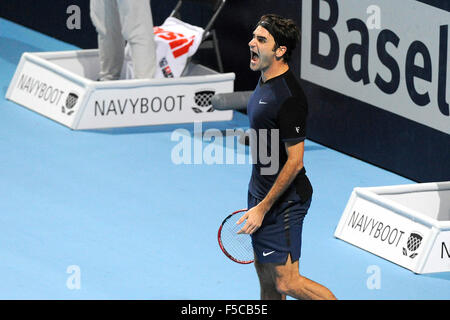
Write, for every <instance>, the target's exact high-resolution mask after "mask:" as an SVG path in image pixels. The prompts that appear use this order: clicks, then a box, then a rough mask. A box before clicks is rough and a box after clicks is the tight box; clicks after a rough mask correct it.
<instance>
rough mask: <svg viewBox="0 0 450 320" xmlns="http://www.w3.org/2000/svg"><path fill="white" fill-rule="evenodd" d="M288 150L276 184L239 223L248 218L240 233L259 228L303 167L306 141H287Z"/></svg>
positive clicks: (252, 231) (251, 231) (250, 232)
mask: <svg viewBox="0 0 450 320" xmlns="http://www.w3.org/2000/svg"><path fill="white" fill-rule="evenodd" d="M285 147H286V152H287V155H288V159H287V161H286V163H285V164H284V166H283V168H282V169H281V171H280V174H279V175H278V177H277V179H276V180H275V183H274V185H273V186H272V188H271V189H270V191H269V192H268V193H267V195H266V197H265V198H264V199H263V200H262V201H261V202H260V203H259V204H258V205H257V206H255V207H253V208H252V209H250V210H249V211H247V213H246V214H245V215H243V216H242V218H241V219H239V220H238V222H237V223H238V224H240V223H242V222H243V221H245V219H247V222H246V223H245V225H244V226H243V227H242V229H241V230H239V232H238V233H239V234H241V233H247V234H252V233H254V232H255V231H256V230H258V229H259V227H260V226H261V223H262V221H263V219H264V216H265V214H266V213H267V212H268V211H269V210H270V208H271V207H272V206H273V204H274V203H275V201H277V199H278V198H279V197H280V196H281V195H282V194H283V193H284V191H286V189H287V188H288V187H289V185H290V184H291V183H292V181H294V179H295V177H296V176H297V174H298V173H299V172H300V170H301V169H302V168H303V153H304V148H305V143H304V141H302V142H286V143H285Z"/></svg>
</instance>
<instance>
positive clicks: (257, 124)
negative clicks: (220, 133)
mask: <svg viewBox="0 0 450 320" xmlns="http://www.w3.org/2000/svg"><path fill="white" fill-rule="evenodd" d="M247 115H248V118H249V121H250V128H251V129H253V130H251V131H252V132H253V133H255V134H254V135H253V137H251V138H250V141H251V144H250V145H251V148H252V156H254V155H257V157H256V159H253V168H252V175H251V179H250V183H249V192H250V193H251V194H252V195H253V196H254V197H256V198H258V199H261V200H262V199H263V198H264V197H265V196H266V195H267V193H268V192H269V190H270V188H271V187H272V186H273V184H274V183H275V180H276V178H277V177H278V174H279V173H280V171H281V169H282V168H283V166H284V164H285V163H286V161H287V152H286V148H285V144H284V143H285V142H301V141H304V140H305V138H306V118H307V115H308V104H307V100H306V96H305V94H304V92H303V90H302V88H301V86H300V84H299V82H298V81H297V79H296V78H295V76H294V74H293V73H292V71H290V70H288V71H286V72H285V73H283V74H281V75H279V76H277V77H274V78H271V79H269V80H267V81H266V82H263V81H262V78H260V80H259V81H258V85H257V86H256V89H255V90H254V92H253V94H252V95H251V97H250V99H249V102H248V104H247ZM266 155H267V156H266ZM275 157H276V158H275ZM268 159H270V163H268ZM277 161H278V165H277V166H276V167H275V168H272V169H270V170H269V169H268V168H270V167H271V166H272V167H273V166H274V164H277V163H276V162H277ZM265 172H266V173H265ZM267 172H269V174H267ZM312 192H313V190H312V186H311V184H310V182H309V179H308V177H307V176H306V170H305V168H303V169H302V170H301V171H300V172H299V174H298V175H297V177H296V178H295V180H294V181H293V183H292V184H291V185H290V186H289V187H288V189H287V190H286V191H285V193H284V194H283V195H282V196H281V198H280V200H281V201H288V200H300V201H301V202H302V203H303V202H306V201H307V200H309V199H310V198H311V195H312Z"/></svg>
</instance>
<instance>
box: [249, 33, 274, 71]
mask: <svg viewBox="0 0 450 320" xmlns="http://www.w3.org/2000/svg"><path fill="white" fill-rule="evenodd" d="M248 45H249V47H250V69H252V70H253V71H262V72H264V71H265V70H267V69H268V68H269V67H270V66H271V65H272V63H273V61H275V52H274V51H273V48H274V47H275V40H274V38H273V36H272V35H271V34H270V33H269V31H267V30H266V29H265V28H263V27H261V26H258V27H257V28H256V29H255V31H253V38H252V40H250V42H249V43H248Z"/></svg>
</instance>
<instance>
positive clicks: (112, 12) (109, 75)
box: [90, 0, 125, 81]
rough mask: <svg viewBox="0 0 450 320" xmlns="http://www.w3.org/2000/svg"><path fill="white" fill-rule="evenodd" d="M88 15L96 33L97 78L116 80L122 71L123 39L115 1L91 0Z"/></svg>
mask: <svg viewBox="0 0 450 320" xmlns="http://www.w3.org/2000/svg"><path fill="white" fill-rule="evenodd" d="M90 16H91V20H92V23H93V24H94V26H95V28H96V30H97V34H98V49H99V59H100V73H99V80H102V81H104V80H117V79H119V77H120V73H121V71H122V65H123V57H124V48H125V40H124V39H123V37H122V33H121V25H120V19H119V13H118V12H117V4H116V1H112V0H91V3H90Z"/></svg>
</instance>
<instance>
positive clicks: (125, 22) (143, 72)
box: [118, 0, 156, 79]
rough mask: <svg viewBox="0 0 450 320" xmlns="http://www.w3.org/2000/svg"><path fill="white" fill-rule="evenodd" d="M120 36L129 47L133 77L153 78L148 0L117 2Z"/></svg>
mask: <svg viewBox="0 0 450 320" xmlns="http://www.w3.org/2000/svg"><path fill="white" fill-rule="evenodd" d="M118 6H119V13H120V20H121V24H122V34H123V36H124V38H125V39H126V40H127V41H128V43H129V44H130V47H131V57H132V61H133V70H134V77H135V78H136V79H146V78H147V79H148V78H153V76H154V75H155V71H156V46H155V40H154V39H155V38H154V37H155V35H154V32H153V17H152V13H151V8H150V1H149V0H122V1H120V2H118Z"/></svg>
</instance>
